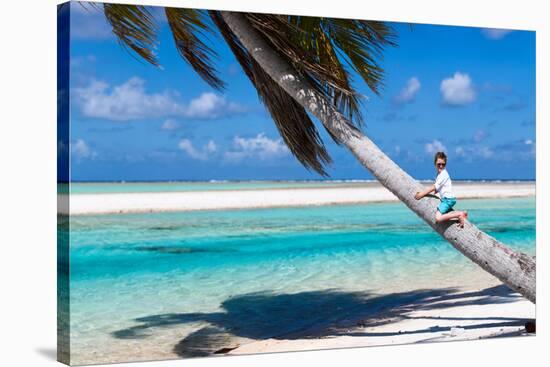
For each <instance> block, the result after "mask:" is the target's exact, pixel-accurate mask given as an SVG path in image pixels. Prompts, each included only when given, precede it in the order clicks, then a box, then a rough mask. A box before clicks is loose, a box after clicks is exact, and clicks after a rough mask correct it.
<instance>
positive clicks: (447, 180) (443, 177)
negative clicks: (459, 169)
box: [434, 169, 455, 198]
mask: <svg viewBox="0 0 550 367" xmlns="http://www.w3.org/2000/svg"><path fill="white" fill-rule="evenodd" d="M434 185H435V191H436V192H438V193H439V196H440V197H442V198H454V197H455V196H454V194H453V182H452V181H451V177H449V173H448V172H447V170H446V169H444V170H443V171H441V173H440V174H438V175H437V177H436V178H435V184H434Z"/></svg>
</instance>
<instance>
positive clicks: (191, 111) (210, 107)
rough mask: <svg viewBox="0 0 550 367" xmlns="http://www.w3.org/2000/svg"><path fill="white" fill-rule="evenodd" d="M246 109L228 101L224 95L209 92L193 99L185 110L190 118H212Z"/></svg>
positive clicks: (241, 111) (185, 113)
mask: <svg viewBox="0 0 550 367" xmlns="http://www.w3.org/2000/svg"><path fill="white" fill-rule="evenodd" d="M245 111H246V109H245V108H244V107H243V106H241V105H239V104H237V103H234V102H227V101H226V100H225V98H224V97H221V96H218V95H217V94H215V93H212V92H207V93H203V94H201V95H200V96H199V97H198V98H195V99H193V100H192V101H191V102H190V103H189V106H188V107H187V108H186V110H185V112H184V116H186V117H189V118H203V119H212V118H218V117H222V116H223V115H227V114H228V113H229V114H237V113H243V112H245Z"/></svg>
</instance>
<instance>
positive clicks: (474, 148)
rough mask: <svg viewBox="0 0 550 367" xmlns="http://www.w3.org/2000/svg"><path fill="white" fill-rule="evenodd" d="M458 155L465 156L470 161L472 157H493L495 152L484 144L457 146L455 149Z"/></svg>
mask: <svg viewBox="0 0 550 367" xmlns="http://www.w3.org/2000/svg"><path fill="white" fill-rule="evenodd" d="M455 153H456V155H457V156H458V157H462V158H466V160H467V161H472V160H473V159H474V158H485V159H488V158H493V156H494V154H495V152H494V151H493V149H491V148H490V147H488V146H485V145H479V144H476V145H471V146H466V147H463V146H458V147H456V149H455Z"/></svg>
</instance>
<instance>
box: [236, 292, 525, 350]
mask: <svg viewBox="0 0 550 367" xmlns="http://www.w3.org/2000/svg"><path fill="white" fill-rule="evenodd" d="M534 319H535V305H534V304H533V303H531V302H529V301H527V300H526V299H524V298H522V297H521V296H519V295H518V294H514V293H510V291H509V290H508V289H507V288H506V287H504V286H495V287H491V288H488V289H485V290H474V291H461V292H456V293H452V294H450V295H446V296H444V297H439V296H434V297H433V299H431V300H429V301H428V302H425V303H423V304H421V305H418V304H414V302H413V303H411V304H407V303H404V304H400V305H398V306H397V307H394V308H391V307H389V308H388V309H387V310H386V311H385V312H383V313H380V314H378V315H365V317H364V318H361V319H354V320H346V321H344V322H342V323H339V324H338V325H331V326H330V327H328V328H326V329H324V330H310V331H307V332H302V333H301V335H290V336H288V337H282V338H278V339H267V340H261V341H254V342H251V343H246V344H243V345H240V346H237V347H236V348H235V349H233V350H231V351H230V352H229V354H254V353H275V352H291V351H303V350H321V349H332V348H354V347H366V346H384V345H399V344H410V343H425V342H443V341H459V340H476V339H487V338H494V337H504V336H521V335H534V334H528V333H527V332H526V330H525V323H526V322H528V321H534Z"/></svg>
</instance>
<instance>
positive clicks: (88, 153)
mask: <svg viewBox="0 0 550 367" xmlns="http://www.w3.org/2000/svg"><path fill="white" fill-rule="evenodd" d="M70 145H71V153H72V154H73V155H74V157H75V158H76V159H77V160H82V159H86V158H90V159H94V158H95V157H97V153H96V152H95V151H93V150H92V149H90V147H89V146H88V144H87V143H86V142H85V141H84V140H82V139H77V140H75V141H74V142H72V143H71V144H70Z"/></svg>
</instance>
